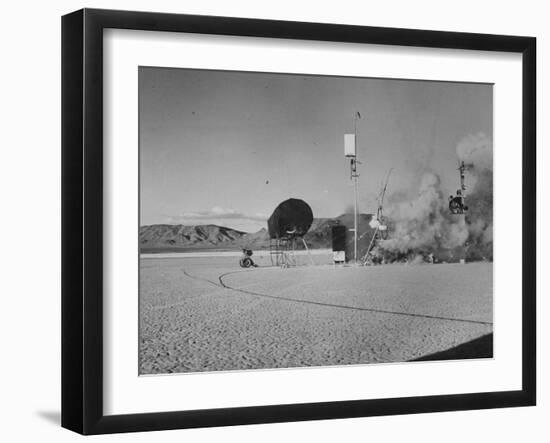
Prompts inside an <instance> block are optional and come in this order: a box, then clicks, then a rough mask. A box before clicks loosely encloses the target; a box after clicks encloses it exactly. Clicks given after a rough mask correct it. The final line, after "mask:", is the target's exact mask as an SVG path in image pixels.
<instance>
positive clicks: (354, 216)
mask: <svg viewBox="0 0 550 443" xmlns="http://www.w3.org/2000/svg"><path fill="white" fill-rule="evenodd" d="M358 117H359V118H360V117H361V115H360V114H359V113H358V112H356V113H355V116H354V118H353V133H354V135H355V158H353V159H352V160H351V161H352V162H353V168H352V171H353V188H354V197H355V198H354V203H355V204H354V210H353V262H354V263H355V264H357V177H358V175H357V147H358V143H357V118H358Z"/></svg>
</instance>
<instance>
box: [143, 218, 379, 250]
mask: <svg viewBox="0 0 550 443" xmlns="http://www.w3.org/2000/svg"><path fill="white" fill-rule="evenodd" d="M370 219H371V215H370V214H360V216H359V227H360V229H359V232H365V230H369V229H370V228H369V226H368V222H369V221H370ZM335 224H342V225H344V226H348V227H353V215H352V214H343V215H340V216H339V217H335V218H316V219H314V220H313V224H312V225H311V228H310V229H309V232H308V233H307V234H306V236H305V240H306V242H307V244H308V247H309V248H311V249H320V248H330V247H331V227H332V226H333V225H335ZM367 234H368V233H367ZM367 237H368V235H367ZM350 238H351V235H350ZM139 245H140V250H141V252H145V253H147V252H153V253H154V252H176V251H181V252H184V251H199V250H205V249H210V250H213V249H215V250H227V251H230V250H236V249H237V250H238V249H240V248H244V247H246V248H250V249H253V250H254V249H256V250H257V249H267V248H269V235H268V233H267V230H266V229H265V228H262V229H260V230H259V231H258V232H254V233H246V232H242V231H238V230H235V229H231V228H227V227H224V226H217V225H196V226H184V225H148V226H142V227H141V228H140V230H139ZM299 246H300V245H299Z"/></svg>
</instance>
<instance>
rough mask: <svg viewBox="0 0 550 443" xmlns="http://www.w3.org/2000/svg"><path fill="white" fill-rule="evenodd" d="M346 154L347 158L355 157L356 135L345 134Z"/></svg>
mask: <svg viewBox="0 0 550 443" xmlns="http://www.w3.org/2000/svg"><path fill="white" fill-rule="evenodd" d="M344 154H345V156H346V157H355V156H356V154H355V134H344Z"/></svg>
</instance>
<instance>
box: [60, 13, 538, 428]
mask: <svg viewBox="0 0 550 443" xmlns="http://www.w3.org/2000/svg"><path fill="white" fill-rule="evenodd" d="M107 28H118V29H132V30H147V31H171V32H187V33H189V32H191V33H198V34H217V35H226V36H250V37H269V38H278V39H301V40H317V41H326V42H353V43H368V44H377V45H397V46H411V47H413V46H416V47H430V48H454V49H469V50H479V51H502V52H511V53H520V54H522V66H523V79H522V89H523V97H522V106H523V108H522V127H523V135H522V137H523V138H522V144H523V145H522V158H523V165H522V167H523V169H522V171H523V177H522V183H523V189H522V195H523V207H522V221H523V232H522V240H523V244H522V248H523V249H522V251H523V257H522V334H523V335H522V388H521V389H520V390H517V391H505V392H477V393H465V394H456V395H435V396H419V397H404V398H391V399H370V400H357V401H335V402H324V403H308V404H286V405H284V404H283V405H265V406H260V407H237V408H228V409H209V410H189V411H168V412H161V413H142V414H131V415H109V416H106V415H104V413H103V407H102V404H103V373H102V371H103V338H102V327H103V318H102V315H103V314H102V313H103V295H102V284H103V279H102V278H103V275H102V269H103V227H102V225H103V209H102V207H103V199H102V195H103V181H102V179H103V170H102V160H103V146H102V140H103V111H102V109H103V87H102V85H103V78H102V77H103V39H102V36H103V30H104V29H107ZM535 116H536V39H535V38H533V37H517V36H504V35H485V34H471V33H456V32H440V31H424V30H412V29H390V28H378V27H364V26H348V25H338V24H319V23H300V22H288V21H274V20H256V19H243V18H229V17H209V16H196V15H177V14H163V13H149V12H127V11H110V10H97V9H83V10H79V11H76V12H73V13H71V14H68V15H65V16H64V17H63V18H62V426H63V427H65V428H68V429H71V430H73V431H76V432H79V433H82V434H106V433H116V432H132V431H151V430H162V429H179V428H194V427H212V426H229V425H241V424H255V423H273V422H285V421H301V420H320V419H333V418H347V417H364V416H380V415H393V414H415V413H425V412H436V411H458V410H468V409H485V408H502V407H515V406H529V405H535V402H536V341H535V332H536V315H535V309H536V275H535V273H536V270H535V269H536V266H535V265H536V118H535Z"/></svg>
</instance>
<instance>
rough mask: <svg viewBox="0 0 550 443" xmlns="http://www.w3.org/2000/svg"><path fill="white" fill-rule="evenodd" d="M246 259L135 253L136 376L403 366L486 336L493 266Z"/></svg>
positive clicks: (489, 323) (490, 316)
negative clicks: (244, 262)
mask: <svg viewBox="0 0 550 443" xmlns="http://www.w3.org/2000/svg"><path fill="white" fill-rule="evenodd" d="M253 258H254V259H255V260H256V262H257V263H258V265H259V267H257V268H251V269H241V268H239V266H238V260H239V258H238V257H196V256H192V255H191V256H190V257H177V258H158V257H157V258H142V259H141V260H140V296H139V304H140V305H139V308H140V325H139V326H140V338H139V340H140V343H139V373H140V374H143V375H144V374H166V373H178V372H202V371H223V370H243V369H266V368H291V367H301V366H326V365H345V364H367V363H382V362H386V363H387V362H403V361H410V360H415V359H418V358H421V357H425V356H429V355H432V354H436V353H439V352H442V351H446V350H449V349H452V348H455V347H457V346H459V345H461V344H464V343H467V342H470V341H474V340H475V339H479V338H480V337H488V336H489V334H492V331H493V324H492V321H493V297H492V278H493V271H492V263H481V262H480V263H468V264H465V265H461V264H436V265H417V266H412V265H410V266H409V265H402V264H399V265H397V264H396V265H383V266H370V267H334V266H332V265H330V264H328V256H327V257H324V258H323V257H321V259H320V258H319V257H316V258H315V261H316V265H315V266H305V265H303V266H297V267H294V268H287V269H282V268H278V267H273V266H270V260H269V257H261V256H260V257H256V256H254V257H253ZM323 261H324V262H325V263H324V264H323V263H322V262H323ZM302 262H304V260H302ZM306 262H307V261H306ZM320 262H321V263H320ZM490 356H491V355H487V357H490ZM466 357H468V356H466Z"/></svg>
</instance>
